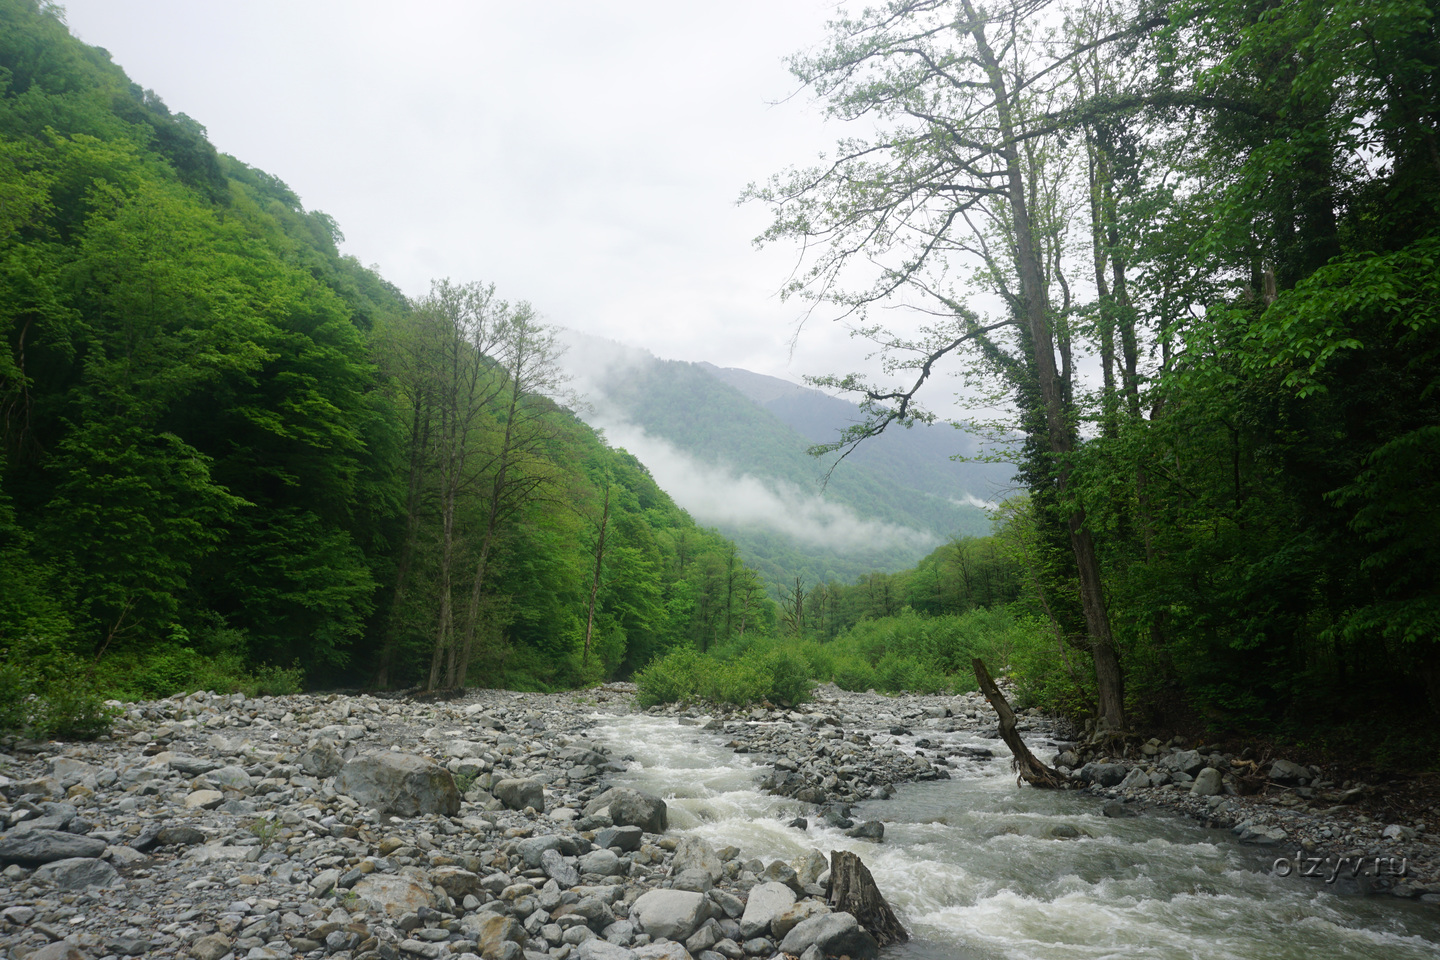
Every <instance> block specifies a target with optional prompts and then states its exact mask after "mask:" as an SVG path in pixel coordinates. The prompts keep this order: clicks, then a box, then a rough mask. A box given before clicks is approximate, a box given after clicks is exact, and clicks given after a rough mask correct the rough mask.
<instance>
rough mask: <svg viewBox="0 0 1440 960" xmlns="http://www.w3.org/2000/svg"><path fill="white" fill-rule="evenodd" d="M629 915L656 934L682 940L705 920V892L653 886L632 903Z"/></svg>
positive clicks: (656, 935) (643, 928) (651, 933)
mask: <svg viewBox="0 0 1440 960" xmlns="http://www.w3.org/2000/svg"><path fill="white" fill-rule="evenodd" d="M630 919H631V920H632V921H634V922H635V923H637V924H639V926H640V929H641V930H643V931H645V932H646V933H648V934H650V936H651V937H652V938H653V937H666V938H668V939H670V940H679V941H683V940H685V939H686V938H687V937H689V936H690V934H692V933H694V932H695V931H696V930H697V929H698V928H699V926H700V924H701V923H703V922H704V921H705V895H704V894H703V893H692V892H691V891H689V890H651V891H650V892H648V893H644V894H641V895H640V899H638V900H636V901H635V903H634V905H633V906H631V907H630Z"/></svg>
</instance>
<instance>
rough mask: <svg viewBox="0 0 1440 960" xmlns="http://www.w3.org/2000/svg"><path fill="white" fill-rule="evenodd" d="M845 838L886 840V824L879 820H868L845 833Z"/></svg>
mask: <svg viewBox="0 0 1440 960" xmlns="http://www.w3.org/2000/svg"><path fill="white" fill-rule="evenodd" d="M845 836H847V837H853V838H854V839H856V840H884V839H885V824H883V823H881V822H880V821H879V820H866V821H865V822H863V823H857V824H855V826H853V827H851V828H850V829H849V830H846V831H845Z"/></svg>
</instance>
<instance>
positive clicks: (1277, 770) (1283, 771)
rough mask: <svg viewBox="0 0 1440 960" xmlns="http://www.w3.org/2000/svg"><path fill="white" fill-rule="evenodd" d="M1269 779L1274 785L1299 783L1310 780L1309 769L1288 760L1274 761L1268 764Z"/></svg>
mask: <svg viewBox="0 0 1440 960" xmlns="http://www.w3.org/2000/svg"><path fill="white" fill-rule="evenodd" d="M1270 779H1271V780H1274V781H1275V782H1276V783H1301V782H1303V781H1305V780H1309V779H1310V769H1309V768H1308V767H1302V766H1300V764H1298V763H1291V762H1290V761H1289V760H1276V761H1275V762H1274V763H1272V764H1270Z"/></svg>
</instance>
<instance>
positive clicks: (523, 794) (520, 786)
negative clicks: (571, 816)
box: [491, 779, 545, 813]
mask: <svg viewBox="0 0 1440 960" xmlns="http://www.w3.org/2000/svg"><path fill="white" fill-rule="evenodd" d="M491 792H492V793H494V794H495V799H497V800H499V801H500V802H501V803H503V804H504V805H505V809H506V810H524V809H525V808H527V807H533V808H534V809H535V812H536V813H544V812H545V785H544V784H542V783H541V782H540V781H539V780H529V779H509V780H501V781H500V782H499V783H497V784H495V786H494V787H493V788H492V789H491Z"/></svg>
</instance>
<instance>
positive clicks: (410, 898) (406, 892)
mask: <svg viewBox="0 0 1440 960" xmlns="http://www.w3.org/2000/svg"><path fill="white" fill-rule="evenodd" d="M350 891H351V892H352V893H354V894H355V895H356V896H357V897H359V898H360V899H361V900H363V901H365V902H367V903H369V904H372V905H373V906H374V907H375V909H377V910H379V911H380V912H382V913H384V914H385V915H386V916H388V917H390V918H392V919H395V920H398V919H400V918H401V917H403V916H405V914H407V913H419V912H420V908H421V907H425V908H426V909H434V907H435V900H434V897H433V896H432V895H431V892H430V888H429V887H428V886H424V885H422V884H421V883H420V882H419V881H417V880H416V879H415V878H413V877H405V876H398V875H396V874H389V873H372V874H370V875H369V876H366V877H364V878H363V879H362V880H360V882H359V883H357V884H355V886H353V887H351V888H350Z"/></svg>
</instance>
